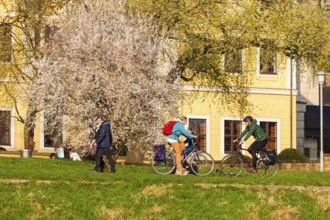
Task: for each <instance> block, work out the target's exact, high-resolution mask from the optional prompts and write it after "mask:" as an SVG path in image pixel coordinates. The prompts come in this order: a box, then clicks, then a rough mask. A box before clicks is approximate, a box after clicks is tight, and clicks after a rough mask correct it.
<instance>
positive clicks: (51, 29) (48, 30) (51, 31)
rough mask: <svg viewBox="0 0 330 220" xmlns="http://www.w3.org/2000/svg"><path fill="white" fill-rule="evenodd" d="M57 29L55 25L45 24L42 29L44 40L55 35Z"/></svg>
mask: <svg viewBox="0 0 330 220" xmlns="http://www.w3.org/2000/svg"><path fill="white" fill-rule="evenodd" d="M57 30H58V27H57V26H56V25H49V24H46V25H45V29H44V35H45V37H44V39H45V41H46V42H48V41H49V40H50V39H51V38H52V37H53V36H54V35H55V33H56V31H57Z"/></svg>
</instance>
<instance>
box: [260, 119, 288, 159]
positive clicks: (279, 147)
mask: <svg viewBox="0 0 330 220" xmlns="http://www.w3.org/2000/svg"><path fill="white" fill-rule="evenodd" d="M256 120H257V123H258V125H260V122H276V123H277V124H276V146H277V148H276V151H277V153H279V152H281V150H282V145H281V120H280V119H278V118H258V119H256Z"/></svg>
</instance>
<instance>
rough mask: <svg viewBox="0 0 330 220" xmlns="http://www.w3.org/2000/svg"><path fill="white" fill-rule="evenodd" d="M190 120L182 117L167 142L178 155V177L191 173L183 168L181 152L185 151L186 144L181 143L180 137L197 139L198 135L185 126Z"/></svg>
mask: <svg viewBox="0 0 330 220" xmlns="http://www.w3.org/2000/svg"><path fill="white" fill-rule="evenodd" d="M187 122H188V120H187V117H186V116H184V115H183V116H181V117H180V120H178V121H177V122H176V123H175V125H174V126H173V128H172V134H170V135H168V136H167V142H169V143H170V144H171V145H172V147H173V149H174V151H175V154H176V172H175V174H176V175H187V174H188V173H189V171H187V170H186V169H184V168H183V167H182V164H181V161H182V157H181V152H182V150H184V149H185V147H186V146H185V144H184V143H183V142H182V141H180V136H181V135H183V136H185V137H186V138H197V136H196V135H193V134H192V133H189V132H188V131H187V130H186V129H185V127H184V126H185V125H186V124H187Z"/></svg>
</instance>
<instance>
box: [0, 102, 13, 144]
mask: <svg viewBox="0 0 330 220" xmlns="http://www.w3.org/2000/svg"><path fill="white" fill-rule="evenodd" d="M0 111H9V112H10V145H0V147H3V148H5V149H11V148H14V145H15V144H14V143H15V125H14V122H15V118H14V116H15V115H14V111H13V109H11V108H4V107H0Z"/></svg>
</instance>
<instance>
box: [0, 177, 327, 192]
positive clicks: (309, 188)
mask: <svg viewBox="0 0 330 220" xmlns="http://www.w3.org/2000/svg"><path fill="white" fill-rule="evenodd" d="M27 182H36V183H40V184H51V183H55V182H56V181H55V180H28V179H0V183H13V184H19V183H27ZM67 183H68V184H70V182H67ZM78 183H81V184H104V185H107V184H114V182H103V183H102V182H91V181H78ZM115 183H116V184H124V183H125V182H124V181H116V182H115ZM194 185H195V186H199V187H202V188H206V189H208V188H216V187H236V188H244V189H258V190H261V189H268V190H277V189H285V190H299V191H325V192H330V186H299V185H288V186H286V185H260V184H255V185H245V184H237V183H233V184H223V183H222V184H213V183H195V184H194Z"/></svg>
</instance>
